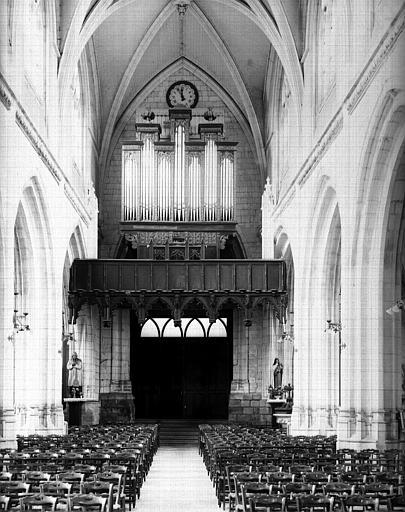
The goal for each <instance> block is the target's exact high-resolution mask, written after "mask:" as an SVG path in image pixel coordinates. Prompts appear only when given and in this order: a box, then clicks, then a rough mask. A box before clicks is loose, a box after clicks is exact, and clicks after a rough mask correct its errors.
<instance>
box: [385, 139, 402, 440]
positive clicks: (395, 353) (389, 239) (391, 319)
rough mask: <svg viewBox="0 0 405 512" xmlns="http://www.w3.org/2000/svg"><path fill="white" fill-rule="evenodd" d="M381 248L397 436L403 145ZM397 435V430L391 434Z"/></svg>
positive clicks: (388, 381)
mask: <svg viewBox="0 0 405 512" xmlns="http://www.w3.org/2000/svg"><path fill="white" fill-rule="evenodd" d="M387 215H388V216H387V222H386V238H385V247H384V272H383V300H384V304H386V305H387V306H388V308H387V309H386V314H385V315H384V329H383V333H384V340H383V347H384V350H383V363H382V365H383V370H384V372H383V382H384V397H383V401H384V404H386V408H387V409H390V410H393V411H395V410H399V411H400V412H399V413H398V414H399V415H400V417H399V418H395V419H394V418H393V420H394V423H398V438H399V439H404V438H405V426H404V425H405V423H404V420H405V416H404V413H403V411H404V409H405V308H404V301H405V150H404V149H403V148H402V150H401V152H400V155H399V157H398V161H397V163H396V165H395V168H394V172H393V180H392V185H391V190H390V198H389V201H388V204H387ZM392 435H393V437H396V432H393V433H392Z"/></svg>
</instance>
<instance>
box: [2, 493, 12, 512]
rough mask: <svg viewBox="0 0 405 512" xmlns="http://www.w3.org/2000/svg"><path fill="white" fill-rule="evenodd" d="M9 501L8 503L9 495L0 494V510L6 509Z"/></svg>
mask: <svg viewBox="0 0 405 512" xmlns="http://www.w3.org/2000/svg"><path fill="white" fill-rule="evenodd" d="M9 503H10V498H9V496H3V495H0V510H2V511H4V510H8V507H9Z"/></svg>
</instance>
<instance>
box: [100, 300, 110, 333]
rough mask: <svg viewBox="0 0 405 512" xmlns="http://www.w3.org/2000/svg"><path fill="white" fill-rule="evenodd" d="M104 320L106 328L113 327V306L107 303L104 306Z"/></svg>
mask: <svg viewBox="0 0 405 512" xmlns="http://www.w3.org/2000/svg"><path fill="white" fill-rule="evenodd" d="M102 322H103V327H104V328H105V329H108V328H110V327H111V308H110V306H109V305H107V306H106V307H105V308H104V318H103V320H102Z"/></svg>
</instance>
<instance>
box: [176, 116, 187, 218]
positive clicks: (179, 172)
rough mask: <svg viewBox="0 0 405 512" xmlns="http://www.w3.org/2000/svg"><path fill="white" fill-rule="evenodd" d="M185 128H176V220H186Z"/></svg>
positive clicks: (179, 126) (180, 126)
mask: <svg viewBox="0 0 405 512" xmlns="http://www.w3.org/2000/svg"><path fill="white" fill-rule="evenodd" d="M184 143H185V135H184V126H182V125H178V126H177V127H176V135H175V145H174V147H175V150H174V151H175V153H174V175H175V182H174V197H175V201H174V220H175V221H181V220H184V164H185V158H184V157H185V148H184Z"/></svg>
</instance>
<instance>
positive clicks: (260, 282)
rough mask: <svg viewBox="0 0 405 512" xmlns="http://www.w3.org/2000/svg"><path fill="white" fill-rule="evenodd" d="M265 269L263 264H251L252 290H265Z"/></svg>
mask: <svg viewBox="0 0 405 512" xmlns="http://www.w3.org/2000/svg"><path fill="white" fill-rule="evenodd" d="M266 288H267V283H266V279H265V268H264V266H263V264H261V263H259V264H256V263H252V290H266Z"/></svg>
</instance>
